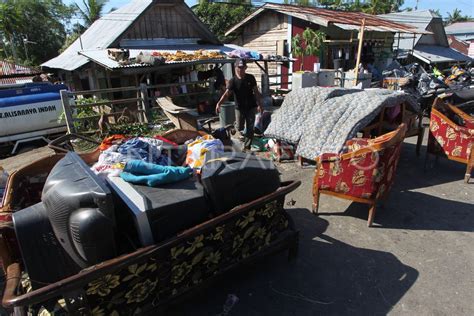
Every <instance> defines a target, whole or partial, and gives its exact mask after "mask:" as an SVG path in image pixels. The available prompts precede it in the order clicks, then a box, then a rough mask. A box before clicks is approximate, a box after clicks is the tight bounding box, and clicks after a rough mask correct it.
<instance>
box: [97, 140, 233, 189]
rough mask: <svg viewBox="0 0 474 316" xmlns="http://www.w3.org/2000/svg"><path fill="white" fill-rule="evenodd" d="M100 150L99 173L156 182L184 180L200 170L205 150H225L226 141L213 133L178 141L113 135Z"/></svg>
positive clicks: (130, 180) (143, 181)
mask: <svg viewBox="0 0 474 316" xmlns="http://www.w3.org/2000/svg"><path fill="white" fill-rule="evenodd" d="M99 148H100V150H101V153H100V156H99V159H98V161H97V162H96V163H95V164H94V165H93V166H92V168H91V169H92V170H93V171H94V172H95V173H96V174H97V175H100V176H104V177H118V176H120V177H121V178H122V179H123V180H125V181H127V182H130V183H135V184H145V185H148V186H156V185H161V184H167V183H173V182H178V181H181V180H184V179H186V178H189V177H191V176H192V174H193V172H195V171H196V172H199V170H200V168H201V167H202V165H203V162H204V158H205V155H206V153H208V152H214V153H223V152H224V145H223V144H222V142H221V141H220V140H219V139H214V138H213V137H212V136H210V135H206V136H202V137H197V138H196V139H190V140H188V141H187V142H186V143H185V144H184V145H178V144H176V143H174V142H171V141H169V140H167V139H166V138H163V137H161V136H155V137H133V138H127V137H126V136H124V135H113V136H110V137H107V138H105V139H104V140H103V142H102V143H101V145H100V146H99Z"/></svg>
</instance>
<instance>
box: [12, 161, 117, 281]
mask: <svg viewBox="0 0 474 316" xmlns="http://www.w3.org/2000/svg"><path fill="white" fill-rule="evenodd" d="M41 200H42V202H41V203H38V204H36V205H34V206H32V207H29V208H26V209H23V210H21V211H19V212H17V213H15V214H14V215H13V221H14V226H15V231H16V235H17V238H18V241H19V244H20V250H21V252H22V257H23V260H24V263H25V266H26V269H27V271H28V273H29V274H30V278H31V279H32V281H35V280H38V281H40V282H41V284H43V283H44V282H54V281H57V280H58V279H59V278H62V277H65V276H67V275H70V274H73V272H74V271H78V270H80V269H82V268H86V267H88V266H91V265H94V264H97V263H99V262H102V261H104V260H107V259H111V258H113V257H115V256H116V244H115V215H114V204H113V200H112V194H111V192H110V190H109V188H108V187H107V185H106V184H105V182H104V181H103V180H102V179H101V178H99V177H98V176H96V175H95V174H94V173H93V172H92V171H91V169H90V168H89V166H87V164H86V163H85V162H84V161H83V160H82V159H81V158H80V157H79V155H77V154H76V153H72V152H70V153H68V154H67V155H66V156H65V157H64V158H63V159H61V160H60V161H59V162H58V163H57V164H56V165H55V166H54V167H53V169H52V170H51V172H50V174H49V176H48V178H47V179H46V183H45V186H44V188H43V192H42V196H41ZM38 254H40V255H38ZM55 257H56V258H55ZM57 258H64V260H62V259H61V260H57ZM38 261H41V262H38ZM61 261H64V262H63V263H61ZM61 265H62V266H64V268H63V267H61ZM45 266H47V269H49V270H51V271H50V272H51V273H50V274H51V275H50V276H48V272H47V271H45V270H44V269H45V268H44V267H45ZM66 266H69V268H67V267H66ZM38 267H43V268H42V269H38ZM36 270H38V271H36ZM60 270H64V271H63V272H61V271H60ZM32 272H33V274H34V275H32Z"/></svg>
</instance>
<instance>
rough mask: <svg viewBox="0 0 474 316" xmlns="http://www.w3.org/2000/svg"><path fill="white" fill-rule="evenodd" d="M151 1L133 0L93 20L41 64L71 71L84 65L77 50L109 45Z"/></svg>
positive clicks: (85, 60)
mask: <svg viewBox="0 0 474 316" xmlns="http://www.w3.org/2000/svg"><path fill="white" fill-rule="evenodd" d="M152 2H153V1H152V0H135V1H132V2H130V3H128V4H126V5H124V6H123V7H121V8H119V9H117V10H115V11H113V12H110V13H109V14H106V15H104V16H103V17H102V18H100V19H99V20H97V21H95V22H94V23H93V24H92V25H91V26H90V27H89V28H88V29H87V30H86V31H85V32H84V34H82V35H81V37H80V38H78V39H77V40H76V41H75V42H74V43H72V44H71V46H69V47H68V48H67V49H66V50H65V51H64V52H63V53H62V54H61V55H59V56H57V57H56V58H53V59H51V60H49V61H47V62H45V63H44V64H42V65H41V66H43V67H48V68H58V69H64V70H68V71H72V70H75V69H77V68H79V67H81V66H83V65H85V64H86V63H87V62H88V59H87V58H86V57H84V56H82V55H79V54H78V52H79V51H82V50H92V49H103V48H107V47H109V45H111V44H112V43H113V42H114V41H115V40H116V39H117V37H119V36H120V35H121V34H122V33H123V32H125V30H126V29H127V28H128V27H129V26H130V25H131V24H132V23H133V22H134V21H135V19H136V18H137V17H138V16H139V15H140V14H142V13H143V11H145V10H146V9H147V8H148V6H149V5H150V4H151V3H152Z"/></svg>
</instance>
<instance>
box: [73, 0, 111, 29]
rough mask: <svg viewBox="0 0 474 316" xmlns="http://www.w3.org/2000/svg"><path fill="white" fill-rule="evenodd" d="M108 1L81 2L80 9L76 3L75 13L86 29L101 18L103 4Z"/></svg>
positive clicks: (90, 0)
mask: <svg viewBox="0 0 474 316" xmlns="http://www.w3.org/2000/svg"><path fill="white" fill-rule="evenodd" d="M107 2H108V0H82V4H83V7H84V8H81V7H80V6H79V5H78V4H77V3H76V4H75V6H76V9H77V12H78V13H79V15H80V17H81V19H82V20H84V23H85V25H86V27H89V26H91V25H92V23H94V22H95V21H96V20H98V19H100V17H101V16H102V11H103V10H104V7H105V4H106V3H107Z"/></svg>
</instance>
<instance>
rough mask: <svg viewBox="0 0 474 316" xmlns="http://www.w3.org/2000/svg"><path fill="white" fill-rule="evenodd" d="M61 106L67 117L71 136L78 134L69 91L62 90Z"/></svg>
mask: <svg viewBox="0 0 474 316" xmlns="http://www.w3.org/2000/svg"><path fill="white" fill-rule="evenodd" d="M60 95H61V104H62V106H63V111H64V115H65V116H66V125H67V131H68V133H69V134H71V133H75V132H76V127H75V126H74V120H73V118H72V111H71V106H70V104H69V93H68V92H67V90H61V92H60Z"/></svg>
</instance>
